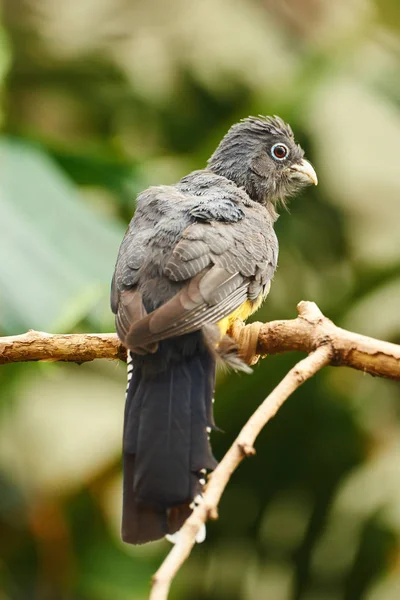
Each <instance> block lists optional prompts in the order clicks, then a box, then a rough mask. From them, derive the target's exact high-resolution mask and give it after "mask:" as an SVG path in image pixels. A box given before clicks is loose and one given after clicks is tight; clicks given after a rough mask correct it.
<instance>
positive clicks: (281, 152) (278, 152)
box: [271, 143, 289, 160]
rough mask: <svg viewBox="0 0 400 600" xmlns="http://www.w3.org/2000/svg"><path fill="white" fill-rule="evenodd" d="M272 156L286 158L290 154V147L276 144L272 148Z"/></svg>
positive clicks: (280, 158) (277, 158)
mask: <svg viewBox="0 0 400 600" xmlns="http://www.w3.org/2000/svg"><path fill="white" fill-rule="evenodd" d="M271 154H272V158H275V160H284V159H285V158H287V157H288V155H289V148H288V147H287V146H286V145H285V144H282V143H280V144H274V145H273V146H272V148H271Z"/></svg>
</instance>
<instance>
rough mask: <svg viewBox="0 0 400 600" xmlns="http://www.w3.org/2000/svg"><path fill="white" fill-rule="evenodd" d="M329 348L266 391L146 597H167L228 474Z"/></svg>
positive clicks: (321, 349) (328, 357)
mask: <svg viewBox="0 0 400 600" xmlns="http://www.w3.org/2000/svg"><path fill="white" fill-rule="evenodd" d="M331 358H332V348H331V347H330V346H329V345H326V344H325V345H323V346H320V347H319V348H317V349H316V350H315V351H314V352H312V353H311V354H309V356H307V357H306V358H304V359H303V360H302V361H300V362H299V363H297V365H296V366H295V367H293V369H291V370H290V371H289V373H288V374H287V375H286V376H285V377H284V379H282V381H281V382H280V383H279V385H277V387H276V388H275V389H274V390H273V391H272V392H271V393H270V395H269V396H268V397H267V398H266V399H265V400H264V402H263V403H262V404H261V405H260V406H259V407H258V408H257V410H256V411H255V413H253V415H252V416H251V417H250V419H249V420H248V421H247V423H246V425H245V426H244V427H243V429H242V430H241V432H240V433H239V435H238V437H237V438H236V440H235V441H234V443H233V444H232V446H231V447H230V449H229V450H228V452H227V453H226V454H225V456H224V458H223V459H222V460H221V462H220V463H219V465H218V466H217V468H216V469H215V471H214V472H213V473H212V474H211V476H210V477H209V481H208V483H207V488H206V491H205V493H204V496H203V502H202V503H201V504H200V506H198V507H197V508H195V510H194V511H193V513H192V514H191V516H190V517H189V518H188V519H187V521H186V522H185V524H184V525H183V527H182V528H181V530H180V532H179V537H178V541H177V543H176V544H175V546H174V547H173V548H172V550H171V551H170V552H169V554H168V556H167V557H166V559H165V560H164V562H163V563H162V565H161V567H160V568H159V569H158V571H157V572H156V574H155V575H154V577H153V585H152V591H151V594H150V600H167V598H168V592H169V588H170V586H171V582H172V580H173V578H174V577H175V575H176V574H177V572H178V571H179V569H180V567H181V566H182V564H183V563H184V561H185V560H186V559H187V558H188V556H189V554H190V552H191V550H192V548H193V546H194V544H195V539H196V534H197V532H198V531H199V529H200V527H201V526H202V525H203V524H204V523H205V522H206V521H207V520H208V519H209V518H212V519H216V518H217V516H218V512H217V507H218V503H219V501H220V498H221V496H222V493H223V491H224V489H225V487H226V486H227V484H228V481H229V479H230V478H231V475H232V473H233V472H234V471H235V469H236V468H237V467H238V466H239V464H240V463H241V462H242V460H243V459H244V458H245V457H246V456H251V455H252V454H254V452H255V450H254V447H253V445H254V442H255V440H256V438H257V436H258V434H259V433H260V431H261V430H262V428H263V427H264V426H265V425H266V424H267V423H268V421H269V420H270V419H272V417H273V416H275V414H276V413H277V411H278V410H279V408H280V407H281V406H282V404H283V403H284V402H285V400H287V398H288V397H289V396H290V395H291V394H292V393H293V392H294V391H295V390H296V389H297V388H298V387H300V385H301V384H302V383H304V381H306V380H307V379H309V378H310V377H312V376H313V375H314V374H315V373H316V372H317V371H319V369H321V368H322V367H324V366H325V365H327V364H329V362H330V360H331Z"/></svg>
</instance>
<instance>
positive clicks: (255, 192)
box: [206, 156, 278, 221]
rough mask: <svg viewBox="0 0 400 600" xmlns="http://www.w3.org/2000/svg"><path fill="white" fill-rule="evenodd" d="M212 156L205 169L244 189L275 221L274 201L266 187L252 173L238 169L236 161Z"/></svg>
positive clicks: (276, 215) (276, 216)
mask: <svg viewBox="0 0 400 600" xmlns="http://www.w3.org/2000/svg"><path fill="white" fill-rule="evenodd" d="M213 158H214V156H212V157H211V159H210V160H209V162H208V166H207V169H206V171H210V172H211V173H215V175H220V176H222V177H225V178H226V179H229V181H232V182H233V183H234V184H235V185H237V186H238V187H240V188H242V189H244V190H245V192H246V193H247V195H248V196H249V198H250V199H251V200H253V202H257V203H258V204H262V205H263V206H264V207H265V208H266V210H267V211H268V212H269V214H270V215H271V218H272V219H273V221H276V219H277V218H278V213H277V212H276V210H275V202H273V201H272V200H271V197H270V195H269V194H268V190H267V189H265V188H263V187H262V186H260V185H257V183H258V182H257V180H255V179H254V175H253V174H252V173H251V172H248V173H246V171H245V169H243V168H242V169H238V168H237V167H238V165H237V164H235V163H236V161H235V162H233V161H227V160H224V161H217V160H216V161H214V160H213ZM242 167H243V165H242ZM252 175H253V176H252Z"/></svg>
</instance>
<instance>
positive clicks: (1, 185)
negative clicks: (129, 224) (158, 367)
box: [0, 138, 123, 334]
mask: <svg viewBox="0 0 400 600" xmlns="http://www.w3.org/2000/svg"><path fill="white" fill-rule="evenodd" d="M0 164H1V169H0V222H1V231H2V234H1V236H0V256H1V257H2V260H1V261H0V328H1V329H2V330H3V331H4V332H5V333H8V334H11V333H15V332H18V331H23V330H26V329H28V328H33V329H43V330H46V331H51V330H53V329H54V327H55V325H56V324H57V323H60V322H62V324H63V327H65V328H69V327H73V326H74V325H75V324H76V323H77V322H78V321H79V320H81V319H82V318H83V317H85V316H87V315H88V314H89V312H90V311H91V309H92V308H93V307H94V306H96V311H97V314H100V313H103V314H104V312H105V311H106V310H107V308H106V307H107V305H108V294H109V286H110V281H111V277H112V272H113V268H114V263H115V259H116V255H117V251H118V246H119V244H120V241H121V239H122V236H123V226H122V225H120V224H119V223H118V222H116V221H115V220H112V219H108V220H106V219H105V218H104V217H101V216H100V215H98V214H96V213H95V212H94V211H93V210H92V209H91V208H90V207H88V206H86V205H85V204H84V203H83V202H82V201H81V200H80V198H79V195H78V193H77V189H76V188H75V186H74V185H73V184H72V183H71V181H70V180H69V179H68V178H67V177H66V176H65V174H64V173H63V172H62V171H61V170H60V169H59V168H58V167H57V166H56V165H55V164H54V162H53V161H52V160H51V159H50V158H49V157H48V155H47V154H46V153H45V152H43V151H41V150H39V149H38V148H35V147H34V146H31V145H27V144H24V143H22V142H20V141H16V140H12V139H8V138H3V139H0ZM93 290H95V291H96V293H94V292H93ZM71 307H72V309H71ZM93 318H94V319H95V318H96V317H94V316H93V315H92V319H93Z"/></svg>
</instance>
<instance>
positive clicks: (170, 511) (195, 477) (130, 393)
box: [122, 340, 216, 544]
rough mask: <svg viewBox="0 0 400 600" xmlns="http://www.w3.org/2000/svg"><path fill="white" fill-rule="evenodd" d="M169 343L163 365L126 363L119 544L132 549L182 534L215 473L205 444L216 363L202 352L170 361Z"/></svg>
mask: <svg viewBox="0 0 400 600" xmlns="http://www.w3.org/2000/svg"><path fill="white" fill-rule="evenodd" d="M171 341H172V340H171ZM171 341H167V342H163V343H162V344H160V348H159V350H158V352H157V354H158V355H159V356H158V357H155V356H154V355H153V357H150V356H148V357H141V358H140V359H139V357H135V358H134V359H133V364H132V363H131V364H129V363H128V373H129V371H130V380H129V382H128V389H127V397H126V408H125V423H124V465H123V468H124V488H123V515H122V538H123V540H124V541H125V542H128V543H131V544H142V543H145V542H149V541H152V540H156V539H159V538H162V537H163V536H165V535H166V534H173V533H175V532H176V531H177V530H179V529H180V527H181V525H182V524H183V522H184V521H185V519H186V518H187V517H188V516H189V514H190V512H191V507H190V505H191V503H192V502H193V500H194V499H195V498H196V496H198V495H199V494H201V491H202V488H203V485H204V483H205V481H204V478H205V473H206V471H207V470H211V469H214V468H215V466H216V461H215V459H214V457H213V455H212V452H211V447H210V444H209V440H208V437H209V436H208V433H209V431H210V428H212V427H213V426H214V424H213V417H212V398H213V393H214V384H215V359H214V357H213V356H212V355H211V353H210V352H209V351H208V350H207V349H205V348H202V349H201V350H196V351H195V352H194V353H191V354H190V355H186V356H180V357H179V360H174V359H172V360H167V361H165V360H164V357H163V355H164V356H166V353H167V354H169V355H170V354H171V352H170V348H169V347H168V344H170V342H171ZM160 354H161V360H160ZM136 358H137V359H138V360H136ZM157 358H158V359H159V360H158V362H157ZM143 359H144V360H143ZM146 359H148V363H147V364H146ZM154 359H156V361H154ZM157 364H158V367H157ZM149 365H150V366H151V368H148V366H149ZM155 365H156V366H155ZM160 365H162V368H159V367H160Z"/></svg>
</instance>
